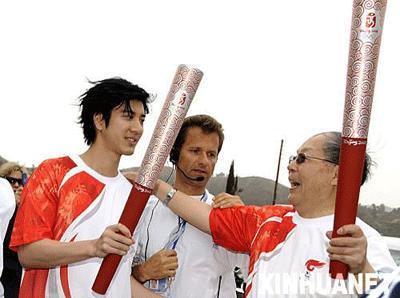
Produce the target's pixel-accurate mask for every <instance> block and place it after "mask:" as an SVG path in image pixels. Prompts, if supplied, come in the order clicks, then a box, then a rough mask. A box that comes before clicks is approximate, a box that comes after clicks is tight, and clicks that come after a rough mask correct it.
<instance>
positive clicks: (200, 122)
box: [169, 115, 224, 164]
mask: <svg viewBox="0 0 400 298" xmlns="http://www.w3.org/2000/svg"><path fill="white" fill-rule="evenodd" d="M191 127H199V128H201V130H202V131H203V132H204V133H206V134H210V133H214V132H215V133H217V134H218V137H219V145H218V153H219V152H220V151H221V149H222V144H223V143H224V130H223V128H222V125H221V124H220V123H219V122H218V121H217V120H215V119H214V118H213V117H211V116H208V115H195V116H190V117H187V118H185V120H184V121H183V124H182V127H181V129H180V130H179V133H178V136H177V137H176V140H175V143H174V145H173V146H172V149H171V153H170V157H169V160H170V161H171V162H172V163H173V164H176V163H177V162H178V160H179V154H180V152H181V149H182V145H183V143H185V140H186V135H187V132H188V130H189V128H191Z"/></svg>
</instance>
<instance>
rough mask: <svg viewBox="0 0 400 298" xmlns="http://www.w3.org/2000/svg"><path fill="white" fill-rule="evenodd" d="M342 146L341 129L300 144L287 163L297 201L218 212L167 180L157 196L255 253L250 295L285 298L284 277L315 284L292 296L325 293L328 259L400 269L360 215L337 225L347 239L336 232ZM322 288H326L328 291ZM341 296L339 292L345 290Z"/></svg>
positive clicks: (371, 269) (354, 269)
mask: <svg viewBox="0 0 400 298" xmlns="http://www.w3.org/2000/svg"><path fill="white" fill-rule="evenodd" d="M339 150H340V133H337V132H326V133H320V134H317V135H314V136H312V137H311V138H309V139H308V140H307V141H305V142H304V143H303V144H302V145H301V146H300V148H299V149H298V151H297V155H296V156H293V157H291V158H290V162H289V165H288V171H289V182H290V184H291V186H290V189H289V203H290V204H291V206H282V205H280V206H279V205H275V206H263V207H255V206H241V207H236V208H223V209H221V208H214V209H212V208H210V206H208V205H206V204H202V203H200V202H198V201H196V200H193V199H192V198H190V197H189V196H187V195H185V194H183V193H182V192H180V191H175V190H174V189H173V188H171V186H169V185H168V184H166V183H165V182H161V181H160V182H159V183H158V184H157V185H156V187H155V189H154V193H155V194H156V195H157V197H158V198H159V199H160V200H162V201H163V202H166V204H167V205H168V206H169V208H170V209H171V210H172V211H173V212H175V213H176V214H178V215H179V216H181V217H182V218H184V219H185V220H187V221H188V222H190V223H191V224H193V225H194V226H196V227H198V228H199V229H201V230H202V231H204V232H206V233H208V234H211V235H212V237H213V240H214V241H215V243H216V244H218V245H221V246H223V247H226V248H228V249H231V250H233V251H240V252H246V253H248V254H249V255H250V265H249V278H248V280H247V288H246V293H245V295H246V297H287V296H288V295H284V292H285V289H284V288H283V286H282V281H284V280H285V279H286V280H288V279H289V280H291V281H292V282H293V283H297V285H299V287H300V286H301V285H310V284H311V286H310V287H308V286H307V287H304V292H301V290H303V288H302V289H301V290H300V288H296V289H297V291H295V292H294V293H293V295H292V296H290V295H289V296H290V297H298V296H301V297H304V295H306V296H307V297H321V295H320V294H321V293H319V292H318V291H319V290H321V288H315V287H314V286H315V282H318V280H320V281H321V280H322V281H326V278H327V279H328V280H329V275H328V270H329V261H330V260H337V261H341V262H343V263H345V264H347V265H348V266H349V269H350V272H351V273H353V274H358V273H378V274H379V273H386V272H391V271H393V269H394V268H395V267H396V264H395V263H394V260H393V259H392V257H391V256H390V253H389V250H388V248H387V246H386V245H385V243H384V241H383V239H382V237H381V236H380V235H379V233H378V232H377V231H376V230H374V229H373V228H371V227H370V226H368V225H367V224H366V223H364V222H363V221H361V220H360V219H357V221H356V224H354V225H345V226H343V227H341V228H340V229H339V230H338V234H339V235H343V236H344V237H337V238H332V237H331V232H330V230H331V229H332V227H333V214H334V210H335V199H336V188H337V180H338V169H339V167H338V164H339ZM370 162H371V160H370V158H369V156H368V155H367V157H366V159H365V163H364V174H363V178H362V181H361V184H363V183H364V182H365V180H366V178H367V177H368V174H369V166H370ZM229 197H231V196H230V195H228V194H224V193H223V194H219V195H217V196H216V198H218V199H222V198H229ZM278 274H280V275H278ZM284 274H286V275H284ZM287 274H292V275H290V276H288V275H287ZM277 276H280V280H279V278H278V277H277ZM271 277H272V278H274V279H272V278H271ZM293 278H294V279H293ZM321 285H322V284H319V285H316V286H321ZM322 286H323V288H322V291H324V290H326V289H327V287H326V284H325V285H322ZM328 290H329V289H328ZM330 290H332V289H330ZM348 290H349V293H351V292H350V290H351V289H348ZM329 293H331V294H332V295H333V294H334V291H331V292H329ZM302 294H303V295H302ZM338 294H339V295H337V296H335V297H343V294H344V293H342V292H339V293H338ZM322 296H323V297H328V296H327V295H324V294H323V295H322ZM329 297H331V296H329ZM346 297H347V296H346Z"/></svg>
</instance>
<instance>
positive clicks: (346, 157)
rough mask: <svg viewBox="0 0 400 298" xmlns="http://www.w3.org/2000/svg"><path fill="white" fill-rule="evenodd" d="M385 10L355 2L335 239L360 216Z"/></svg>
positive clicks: (336, 265)
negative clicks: (339, 230)
mask: <svg viewBox="0 0 400 298" xmlns="http://www.w3.org/2000/svg"><path fill="white" fill-rule="evenodd" d="M385 10H386V0H354V2H353V18H352V24H351V40H350V51H349V61H348V69H347V84H346V98H345V107H344V117H343V131H342V141H341V146H340V160H339V177H338V187H337V194H336V206H335V220H334V227H333V236H332V237H338V235H337V230H338V229H339V228H340V227H341V226H343V225H346V224H354V223H355V220H356V216H357V207H358V197H359V193H360V186H361V178H362V172H363V168H364V159H365V150H366V146H367V137H368V129H369V121H370V116H371V108H372V99H373V95H374V88H375V78H376V70H377V66H378V57H379V49H380V44H381V37H382V28H383V21H384V18H385ZM329 272H330V274H331V276H332V277H333V278H344V279H346V278H347V276H348V266H347V265H346V264H344V263H341V262H338V261H331V264H330V269H329Z"/></svg>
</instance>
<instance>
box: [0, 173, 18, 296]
mask: <svg viewBox="0 0 400 298" xmlns="http://www.w3.org/2000/svg"><path fill="white" fill-rule="evenodd" d="M14 209H15V196H14V192H13V190H12V187H11V185H10V183H8V181H7V180H6V179H3V178H0V276H1V274H2V272H3V241H4V237H5V235H6V231H7V227H8V222H9V221H10V219H11V217H12V215H13V214H14ZM1 297H4V289H3V285H2V284H1V282H0V298H1Z"/></svg>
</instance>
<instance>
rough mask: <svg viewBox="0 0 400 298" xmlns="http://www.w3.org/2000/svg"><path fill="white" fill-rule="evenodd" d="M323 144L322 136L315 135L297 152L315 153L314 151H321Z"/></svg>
mask: <svg viewBox="0 0 400 298" xmlns="http://www.w3.org/2000/svg"><path fill="white" fill-rule="evenodd" d="M324 143H325V138H324V137H323V136H322V135H316V136H313V137H311V138H310V139H308V140H307V141H306V142H305V143H303V145H301V146H300V148H299V149H298V150H297V152H298V153H299V152H302V153H307V152H315V151H322V150H323V145H324Z"/></svg>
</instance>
